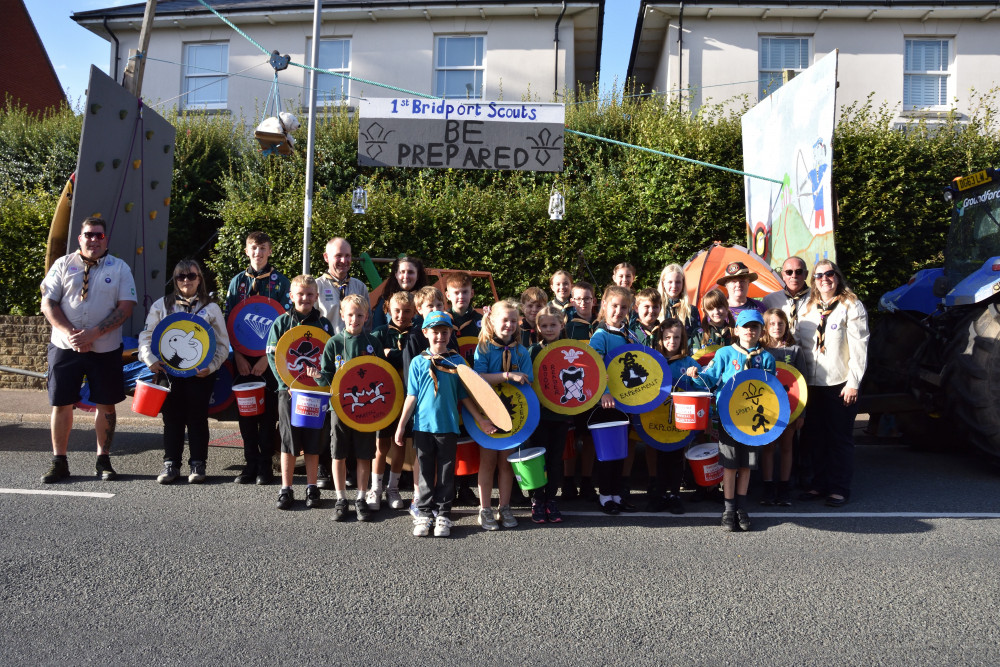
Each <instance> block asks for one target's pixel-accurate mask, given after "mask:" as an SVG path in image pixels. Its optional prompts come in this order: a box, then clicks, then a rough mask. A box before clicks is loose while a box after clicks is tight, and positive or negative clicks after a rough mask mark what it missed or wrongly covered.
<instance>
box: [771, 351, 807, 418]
mask: <svg viewBox="0 0 1000 667" xmlns="http://www.w3.org/2000/svg"><path fill="white" fill-rule="evenodd" d="M775 365H776V366H777V374H778V382H780V383H781V386H782V387H784V388H785V391H787V392H788V409H789V410H790V411H791V413H792V415H791V416H790V417H789V418H788V421H789V422H793V421H795V420H796V419H798V418H799V415H801V414H802V411H803V410H805V409H806V402H807V401H808V400H809V388H808V387H807V386H806V379H805V377H803V375H802V373H800V372H799V369H797V368H796V367H795V366H792V365H791V364H786V363H785V362H784V361H779V362H776V364H775Z"/></svg>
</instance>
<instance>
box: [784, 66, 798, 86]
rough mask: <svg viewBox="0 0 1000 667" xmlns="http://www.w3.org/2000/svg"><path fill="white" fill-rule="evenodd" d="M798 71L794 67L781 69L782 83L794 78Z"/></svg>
mask: <svg viewBox="0 0 1000 667" xmlns="http://www.w3.org/2000/svg"><path fill="white" fill-rule="evenodd" d="M797 73H798V72H796V71H795V70H793V69H783V70H781V83H782V85H784V84H786V83H788V82H789V81H791V80H792V79H794V78H795V75H796V74H797Z"/></svg>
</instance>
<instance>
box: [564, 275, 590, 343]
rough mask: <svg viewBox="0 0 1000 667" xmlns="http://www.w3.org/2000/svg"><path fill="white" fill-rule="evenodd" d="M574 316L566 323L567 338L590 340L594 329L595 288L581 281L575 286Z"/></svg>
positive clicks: (573, 292)
mask: <svg viewBox="0 0 1000 667" xmlns="http://www.w3.org/2000/svg"><path fill="white" fill-rule="evenodd" d="M572 294H573V314H572V317H568V320H567V322H566V337H567V338H572V339H573V340H587V341H589V340H590V334H591V332H592V331H593V328H594V286H593V285H591V284H590V283H587V282H583V281H580V282H578V283H576V284H575V285H573V291H572Z"/></svg>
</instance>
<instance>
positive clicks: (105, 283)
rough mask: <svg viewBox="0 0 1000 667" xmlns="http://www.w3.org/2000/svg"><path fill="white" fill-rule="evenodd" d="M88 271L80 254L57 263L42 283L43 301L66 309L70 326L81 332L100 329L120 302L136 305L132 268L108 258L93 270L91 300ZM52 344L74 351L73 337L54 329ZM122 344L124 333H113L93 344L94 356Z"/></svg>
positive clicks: (90, 283)
mask: <svg viewBox="0 0 1000 667" xmlns="http://www.w3.org/2000/svg"><path fill="white" fill-rule="evenodd" d="M85 268H86V264H84V262H83V259H82V258H81V257H80V253H78V252H74V253H70V254H69V255H63V256H62V257H60V258H59V259H57V260H56V262H55V264H53V265H52V268H51V269H49V272H48V273H47V274H45V279H44V280H42V284H41V288H42V298H43V299H49V300H50V301H55V302H56V303H58V304H59V307H60V308H62V311H63V314H64V315H65V316H66V319H67V320H69V323H70V324H72V325H73V327H74V328H77V329H88V328H90V327H94V326H97V325H98V324H100V323H101V322H103V321H104V319H105V318H106V317H107V316H108V315H110V314H111V312H112V311H113V310H114V309H115V307H116V306H117V305H118V302H119V301H133V302H134V301H136V298H135V281H134V280H133V278H132V270H131V269H129V267H128V264H126V263H125V262H123V261H122V260H120V259H118V258H117V257H113V256H111V255H105V256H104V257H103V258H102V259H101V261H100V263H99V264H97V266H95V267H93V268H92V269H90V278H89V280H88V283H87V298H86V299H85V300H84V299H82V298H81V295H82V293H83V270H84V269H85ZM51 340H52V344H53V345H55V346H56V347H60V348H62V349H64V350H72V349H73V346H72V345H70V342H69V337H68V336H67V335H66V334H64V333H63V332H61V331H59V329H57V328H55V327H52V338H51ZM121 344H122V329H121V327H120V326H119V327H117V328H116V329H114V330H112V331H109V332H107V333H105V334H103V335H102V336H100V337H99V338H97V339H95V340H94V342H93V343H92V347H91V349H92V350H93V351H94V352H111V351H112V350H117V349H118V347H119V346H120V345H121Z"/></svg>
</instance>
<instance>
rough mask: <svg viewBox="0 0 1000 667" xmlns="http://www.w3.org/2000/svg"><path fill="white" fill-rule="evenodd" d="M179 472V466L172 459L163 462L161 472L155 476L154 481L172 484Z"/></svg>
mask: <svg viewBox="0 0 1000 667" xmlns="http://www.w3.org/2000/svg"><path fill="white" fill-rule="evenodd" d="M180 474H181V469H180V466H178V465H176V464H175V463H174V462H173V461H164V462H163V472H161V473H160V474H159V475H157V476H156V481H157V482H159V483H160V484H173V482H174V480H175V479H177V477H178V476H179V475H180Z"/></svg>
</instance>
